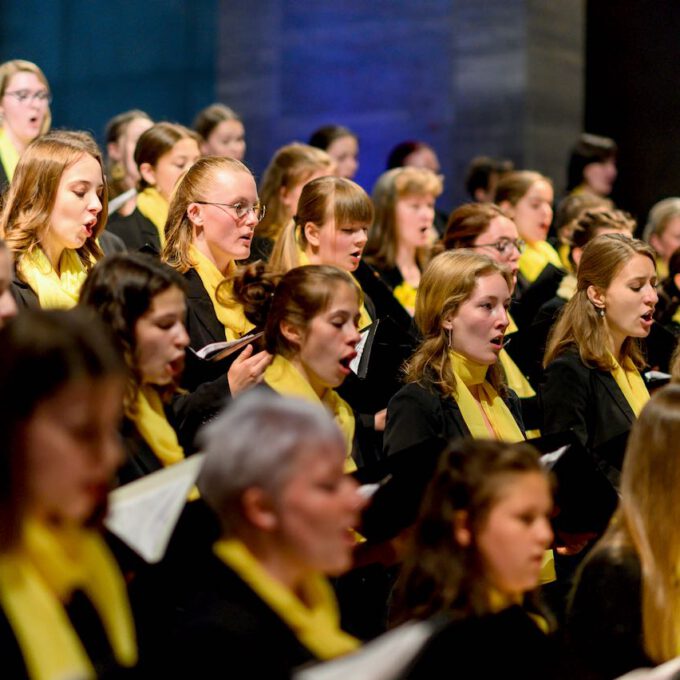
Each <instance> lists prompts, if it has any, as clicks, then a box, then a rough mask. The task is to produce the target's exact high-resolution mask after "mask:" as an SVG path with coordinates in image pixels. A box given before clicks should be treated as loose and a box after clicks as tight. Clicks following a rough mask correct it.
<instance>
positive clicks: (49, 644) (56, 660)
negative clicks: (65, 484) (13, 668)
mask: <svg viewBox="0 0 680 680" xmlns="http://www.w3.org/2000/svg"><path fill="white" fill-rule="evenodd" d="M75 589H80V590H82V591H83V592H84V593H85V594H86V595H87V597H88V599H89V600H90V602H91V603H92V605H93V607H94V608H95V609H96V611H97V613H98V615H99V618H100V619H101V622H102V625H103V626H104V630H105V631H106V635H107V637H108V639H109V642H110V644H111V647H112V649H113V652H114V654H115V657H116V660H117V661H118V663H119V664H120V665H121V666H126V667H129V666H134V665H135V664H136V663H137V643H136V640H135V629H134V622H133V620H132V614H131V612H130V605H129V603H128V599H127V593H126V589H125V582H124V581H123V578H122V576H121V574H120V572H119V571H118V566H117V565H116V563H115V561H114V559H113V557H112V556H111V554H110V553H109V551H108V548H107V547H106V545H105V544H104V541H103V540H102V539H101V537H100V536H99V535H98V534H97V533H95V532H94V531H90V530H86V529H81V528H79V527H68V528H59V529H56V528H53V527H48V526H46V525H45V524H42V523H40V522H38V521H35V520H28V521H26V523H25V527H24V531H23V540H22V542H21V543H20V545H19V546H17V547H16V548H14V549H12V550H10V551H9V552H7V553H5V554H4V555H2V556H0V604H1V605H2V609H3V611H4V612H5V614H6V615H7V618H8V620H9V623H10V625H11V627H12V630H13V632H14V634H15V636H16V639H17V642H18V644H19V647H20V649H21V652H22V654H23V658H24V662H25V663H26V667H27V669H28V675H29V677H30V678H31V679H32V680H54V679H55V678H92V679H94V678H95V671H94V668H93V666H92V663H91V661H90V659H89V657H88V655H87V652H86V651H85V648H84V647H83V645H82V643H81V641H80V639H79V637H78V635H77V633H76V631H75V630H74V629H73V626H72V625H71V622H70V620H69V618H68V615H67V614H66V611H65V610H64V607H63V603H64V602H65V601H67V600H68V599H69V598H70V596H71V594H72V592H73V591H74V590H75Z"/></svg>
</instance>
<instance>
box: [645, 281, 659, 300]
mask: <svg viewBox="0 0 680 680" xmlns="http://www.w3.org/2000/svg"><path fill="white" fill-rule="evenodd" d="M658 301H659V294H658V293H657V291H656V288H655V287H654V286H652V285H651V284H650V285H649V290H648V291H647V296H646V299H645V302H646V303H647V304H649V305H656V303H657V302H658Z"/></svg>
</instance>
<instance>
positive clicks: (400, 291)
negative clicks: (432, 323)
mask: <svg viewBox="0 0 680 680" xmlns="http://www.w3.org/2000/svg"><path fill="white" fill-rule="evenodd" d="M392 295H394V297H395V298H397V301H398V302H399V304H400V305H401V306H402V307H403V308H404V309H405V310H406V311H407V312H408V313H409V314H410V315H411V316H413V315H414V314H415V311H416V297H417V295H418V289H417V288H414V287H413V286H412V285H411V284H410V283H407V282H406V281H403V282H402V283H400V284H399V285H398V286H397V287H396V288H395V289H394V290H393V291H392Z"/></svg>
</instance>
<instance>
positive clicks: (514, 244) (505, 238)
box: [442, 203, 538, 424]
mask: <svg viewBox="0 0 680 680" xmlns="http://www.w3.org/2000/svg"><path fill="white" fill-rule="evenodd" d="M442 243H443V244H444V247H445V248H446V250H454V249H457V248H471V249H474V250H476V251H477V252H478V253H482V254H484V255H487V256H488V257H490V258H491V259H492V260H493V261H494V262H497V263H498V264H500V265H504V266H505V267H507V268H508V269H509V270H510V273H511V274H512V287H513V289H514V287H515V285H516V284H517V273H518V271H519V258H520V254H521V253H522V251H523V250H524V241H523V240H522V239H520V238H519V234H518V232H517V227H516V226H515V223H514V222H513V221H512V220H511V219H510V218H509V217H508V216H507V215H506V213H505V212H503V210H501V209H500V208H499V207H498V206H497V205H494V204H493V203H467V204H465V205H462V206H460V207H459V208H457V209H456V210H454V211H453V212H452V213H451V216H450V217H449V223H448V225H447V228H446V232H445V233H444V237H443V238H442ZM511 292H512V291H511ZM508 322H509V326H508V329H507V330H506V331H505V334H506V335H511V334H513V333H516V332H517V330H518V329H517V325H516V324H515V322H514V320H513V319H512V317H511V316H510V314H509V313H508ZM498 359H499V361H500V364H501V366H502V367H503V370H504V371H505V376H506V379H507V381H508V385H509V386H510V387H511V388H512V389H513V390H514V391H515V392H516V393H517V395H518V396H519V397H520V399H522V406H523V411H524V412H525V420H526V421H527V422H528V423H532V424H537V422H538V418H533V417H532V413H533V412H534V411H535V403H536V391H535V390H534V388H533V387H532V385H531V384H530V383H529V381H528V380H527V377H526V376H525V375H524V374H523V373H522V371H521V370H520V369H519V367H518V366H517V364H516V363H515V361H514V360H513V358H512V356H511V354H508V351H507V350H506V349H503V350H501V352H500V354H499V355H498ZM525 400H526V401H525Z"/></svg>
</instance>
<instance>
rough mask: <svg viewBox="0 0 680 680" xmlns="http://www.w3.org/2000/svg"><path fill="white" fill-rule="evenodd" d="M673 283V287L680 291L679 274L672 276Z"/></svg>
mask: <svg viewBox="0 0 680 680" xmlns="http://www.w3.org/2000/svg"><path fill="white" fill-rule="evenodd" d="M673 283H674V284H675V287H676V288H677V289H678V290H680V274H675V275H674V276H673Z"/></svg>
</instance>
